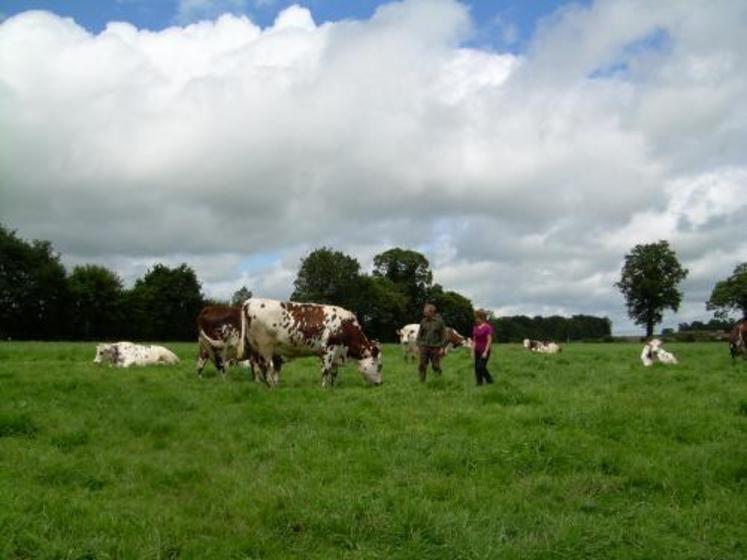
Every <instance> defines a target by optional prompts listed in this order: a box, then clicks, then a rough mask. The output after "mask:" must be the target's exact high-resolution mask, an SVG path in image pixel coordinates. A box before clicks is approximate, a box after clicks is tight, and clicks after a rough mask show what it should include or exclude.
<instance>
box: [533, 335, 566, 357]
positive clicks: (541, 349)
mask: <svg viewBox="0 0 747 560" xmlns="http://www.w3.org/2000/svg"><path fill="white" fill-rule="evenodd" d="M524 348H526V349H527V350H529V351H530V352H537V353H539V354H557V353H558V352H561V351H562V348H561V347H560V345H559V344H557V343H555V342H549V341H542V340H530V339H529V338H525V339H524Z"/></svg>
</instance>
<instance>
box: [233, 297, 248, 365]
mask: <svg viewBox="0 0 747 560" xmlns="http://www.w3.org/2000/svg"><path fill="white" fill-rule="evenodd" d="M248 320H249V317H248V314H247V309H246V303H244V305H242V306H241V337H240V338H239V345H238V347H237V348H236V357H237V358H238V359H239V360H243V359H246V355H245V354H244V352H245V351H246V330H247V327H248V324H247V321H248Z"/></svg>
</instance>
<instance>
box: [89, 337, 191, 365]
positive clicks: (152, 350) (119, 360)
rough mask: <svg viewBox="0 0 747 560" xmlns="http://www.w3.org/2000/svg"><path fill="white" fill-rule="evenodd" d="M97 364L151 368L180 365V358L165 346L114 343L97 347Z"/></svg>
mask: <svg viewBox="0 0 747 560" xmlns="http://www.w3.org/2000/svg"><path fill="white" fill-rule="evenodd" d="M93 363H95V364H102V363H104V364H112V365H113V366H117V367H130V366H149V365H153V364H178V363H179V358H177V357H176V354H174V353H173V352H172V351H171V350H169V349H168V348H165V347H163V346H143V345H141V344H133V343H132V342H114V343H111V344H98V345H96V357H95V358H94V359H93Z"/></svg>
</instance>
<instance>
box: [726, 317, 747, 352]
mask: <svg viewBox="0 0 747 560" xmlns="http://www.w3.org/2000/svg"><path fill="white" fill-rule="evenodd" d="M729 353H730V354H731V359H732V360H734V359H735V358H736V357H737V356H738V355H740V354H741V355H742V358H744V359H746V360H747V320H744V319H743V320H742V321H740V322H739V323H737V324H736V325H734V328H733V329H732V330H731V333H730V334H729Z"/></svg>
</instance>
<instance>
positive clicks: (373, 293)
mask: <svg viewBox="0 0 747 560" xmlns="http://www.w3.org/2000/svg"><path fill="white" fill-rule="evenodd" d="M358 286H359V289H358V292H357V297H356V300H355V301H354V302H353V304H352V306H351V307H352V311H354V312H355V314H356V316H357V317H358V320H359V321H360V323H361V325H362V327H363V330H364V331H365V333H366V335H367V336H368V337H370V338H374V339H377V340H379V341H381V342H393V341H395V340H397V335H396V331H397V329H399V328H400V327H401V326H402V323H401V321H402V317H403V316H404V315H405V313H406V311H407V297H406V296H405V295H404V294H403V293H402V292H401V291H400V290H399V289H398V288H397V286H396V284H394V282H392V281H391V280H389V279H387V278H381V277H379V276H361V277H360V278H359V283H358Z"/></svg>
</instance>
